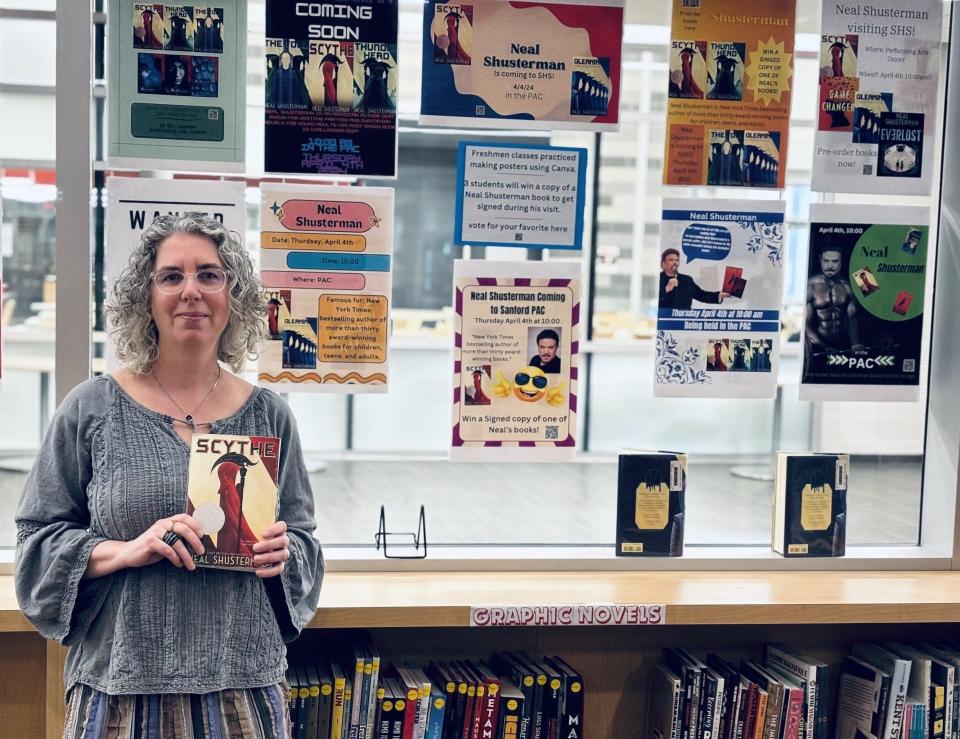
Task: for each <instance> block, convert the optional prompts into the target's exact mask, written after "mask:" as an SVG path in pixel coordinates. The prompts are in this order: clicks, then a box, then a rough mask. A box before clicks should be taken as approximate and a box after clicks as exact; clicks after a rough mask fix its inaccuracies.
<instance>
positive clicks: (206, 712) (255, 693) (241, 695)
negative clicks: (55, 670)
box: [63, 684, 290, 739]
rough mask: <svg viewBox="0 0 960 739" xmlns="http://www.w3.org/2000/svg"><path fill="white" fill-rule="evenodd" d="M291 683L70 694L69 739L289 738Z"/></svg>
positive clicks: (87, 690) (77, 690) (83, 688)
mask: <svg viewBox="0 0 960 739" xmlns="http://www.w3.org/2000/svg"><path fill="white" fill-rule="evenodd" d="M287 691H288V688H287V687H286V685H282V684H281V685H270V686H268V687H265V688H244V689H238V690H223V691H220V692H219V693H204V694H202V695H197V694H192V693H175V694H163V695H107V694H106V693H101V692H100V691H99V690H94V689H93V688H91V687H88V686H86V685H82V684H78V685H75V686H74V687H73V688H72V689H71V690H70V695H69V698H68V700H67V717H66V725H65V726H64V729H63V737H64V739H140V738H141V737H142V738H143V739H277V738H278V737H289V736H290V712H289V709H288V707H287Z"/></svg>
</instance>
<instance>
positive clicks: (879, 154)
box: [813, 0, 943, 195]
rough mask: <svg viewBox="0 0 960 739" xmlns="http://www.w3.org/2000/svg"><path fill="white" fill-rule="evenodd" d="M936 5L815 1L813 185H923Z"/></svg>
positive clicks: (868, 188)
mask: <svg viewBox="0 0 960 739" xmlns="http://www.w3.org/2000/svg"><path fill="white" fill-rule="evenodd" d="M942 9H943V3H941V2H940V0H917V1H916V2H914V1H913V0H910V1H909V2H907V1H906V0H871V2H870V3H869V4H851V3H836V2H829V1H828V0H825V1H824V3H823V16H822V17H823V23H822V33H821V35H820V84H819V96H818V99H817V106H818V107H817V132H816V137H815V139H814V147H813V148H814V157H813V189H815V190H823V191H826V192H859V193H885V194H889V195H929V194H930V188H931V185H932V183H933V156H934V148H935V147H934V142H933V139H932V137H933V134H934V131H935V130H936V118H937V105H938V100H939V95H938V85H939V71H940V44H941V35H942Z"/></svg>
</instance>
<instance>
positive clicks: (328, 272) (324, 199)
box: [258, 184, 393, 393]
mask: <svg viewBox="0 0 960 739" xmlns="http://www.w3.org/2000/svg"><path fill="white" fill-rule="evenodd" d="M260 192H261V208H260V223H261V226H260V228H261V234H260V270H261V274H260V280H261V282H262V284H263V289H264V293H265V297H266V299H267V327H268V334H269V335H268V337H267V340H266V341H265V342H264V345H263V346H262V347H261V351H260V362H259V375H258V379H259V381H260V384H262V385H267V386H270V387H273V388H274V389H276V390H280V391H283V390H291V389H296V390H314V391H321V392H334V393H369V392H386V390H387V376H388V373H387V349H388V347H387V343H388V342H387V338H388V328H389V318H388V317H389V305H390V275H391V259H392V253H393V190H392V189H390V188H383V187H309V186H296V185H268V184H264V185H262V186H261V188H260Z"/></svg>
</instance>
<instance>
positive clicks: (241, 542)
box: [187, 434, 280, 570]
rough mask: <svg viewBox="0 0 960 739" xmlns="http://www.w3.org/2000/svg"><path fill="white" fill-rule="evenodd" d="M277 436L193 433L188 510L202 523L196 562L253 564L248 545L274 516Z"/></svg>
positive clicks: (240, 567) (242, 566) (226, 565)
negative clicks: (202, 552) (200, 543)
mask: <svg viewBox="0 0 960 739" xmlns="http://www.w3.org/2000/svg"><path fill="white" fill-rule="evenodd" d="M279 465H280V439H277V438H275V437H272V436H233V435H228V434H197V435H195V436H194V437H193V445H192V447H191V449H190V478H189V483H188V487H187V513H188V514H190V515H191V516H193V517H194V518H195V519H196V520H197V523H199V524H200V527H201V528H202V529H203V537H202V540H203V545H204V547H205V550H206V551H205V552H204V554H203V555H197V554H194V555H193V561H194V562H195V563H196V564H197V566H198V567H221V568H225V569H232V570H253V569H255V568H254V566H253V545H254V544H255V543H256V542H257V541H259V540H260V536H259V535H258V534H257V533H255V532H259V531H264V530H265V529H267V528H268V527H269V526H271V525H272V524H273V523H275V522H276V519H277V480H278V479H279V478H278V470H279Z"/></svg>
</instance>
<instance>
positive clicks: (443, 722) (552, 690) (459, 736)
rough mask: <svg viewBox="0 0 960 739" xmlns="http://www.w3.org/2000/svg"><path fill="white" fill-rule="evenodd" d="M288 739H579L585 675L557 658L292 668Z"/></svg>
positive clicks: (360, 654)
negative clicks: (290, 729)
mask: <svg viewBox="0 0 960 739" xmlns="http://www.w3.org/2000/svg"><path fill="white" fill-rule="evenodd" d="M287 682H288V683H289V685H290V693H289V708H290V716H291V723H292V726H293V734H292V736H293V739H559V738H560V737H563V739H583V736H584V734H583V699H584V691H583V678H582V677H581V676H580V674H579V673H578V672H577V671H576V670H575V669H574V668H573V667H571V666H570V665H569V664H568V663H567V662H566V661H564V660H563V659H562V658H560V657H558V656H552V657H543V658H541V659H537V658H534V657H531V656H530V655H527V654H523V653H512V652H509V653H508V652H503V653H498V654H494V655H493V656H492V657H491V658H490V659H489V660H472V659H464V660H450V661H431V662H429V663H428V664H426V665H414V664H407V663H396V664H391V663H386V662H382V661H381V658H380V655H379V654H377V652H376V650H375V649H373V648H372V647H371V646H370V645H364V646H360V647H357V648H355V649H354V650H353V653H352V654H351V655H350V657H349V658H348V659H346V660H327V659H324V660H319V661H316V662H311V663H308V664H304V665H298V666H291V667H290V669H289V670H288V672H287Z"/></svg>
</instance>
